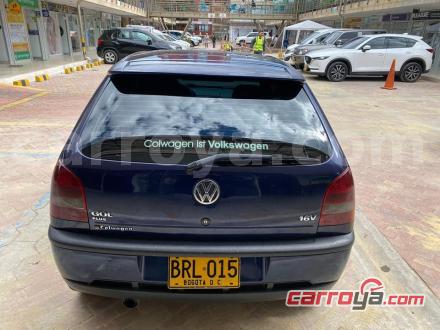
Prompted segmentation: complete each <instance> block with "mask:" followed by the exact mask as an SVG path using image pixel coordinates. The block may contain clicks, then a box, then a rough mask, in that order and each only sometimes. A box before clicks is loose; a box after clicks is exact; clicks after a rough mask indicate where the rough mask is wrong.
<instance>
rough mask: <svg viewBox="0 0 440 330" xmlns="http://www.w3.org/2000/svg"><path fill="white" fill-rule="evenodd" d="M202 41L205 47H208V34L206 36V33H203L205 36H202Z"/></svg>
mask: <svg viewBox="0 0 440 330" xmlns="http://www.w3.org/2000/svg"><path fill="white" fill-rule="evenodd" d="M203 43H204V44H205V48H208V46H209V36H208V33H205V36H204V37H203Z"/></svg>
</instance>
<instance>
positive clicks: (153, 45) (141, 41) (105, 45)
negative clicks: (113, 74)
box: [97, 25, 202, 64]
mask: <svg viewBox="0 0 440 330" xmlns="http://www.w3.org/2000/svg"><path fill="white" fill-rule="evenodd" d="M201 40H202V39H201V38H200V37H198V36H193V35H191V34H190V33H188V32H185V33H184V31H178V30H167V31H159V30H157V29H155V28H154V27H152V26H143V25H127V26H126V27H123V28H113V29H110V30H105V31H104V32H103V33H102V35H101V36H100V37H99V39H98V46H97V54H98V56H100V57H102V58H103V59H104V62H105V63H107V64H114V63H116V62H118V61H119V60H120V59H122V58H124V57H125V56H127V55H130V54H132V53H135V52H139V51H149V50H161V49H169V50H180V49H183V50H186V49H189V48H190V47H193V46H197V45H199V44H200V42H201Z"/></svg>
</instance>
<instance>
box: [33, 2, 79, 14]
mask: <svg viewBox="0 0 440 330" xmlns="http://www.w3.org/2000/svg"><path fill="white" fill-rule="evenodd" d="M41 7H43V8H44V9H46V10H48V11H56V12H58V13H64V14H74V15H78V9H77V8H75V7H70V6H66V5H60V4H58V3H52V2H45V1H41Z"/></svg>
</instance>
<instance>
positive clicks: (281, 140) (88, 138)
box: [80, 75, 331, 164]
mask: <svg viewBox="0 0 440 330" xmlns="http://www.w3.org/2000/svg"><path fill="white" fill-rule="evenodd" d="M80 148H81V150H82V152H83V153H84V154H86V155H87V156H89V157H92V158H100V159H108V160H117V161H125V160H127V161H134V162H148V163H168V164H187V163H189V162H192V161H194V160H197V159H201V158H204V157H206V156H209V155H213V154H218V153H246V154H250V153H252V154H254V153H259V154H270V155H288V156H307V157H312V158H316V159H319V161H321V162H323V161H325V160H327V159H328V158H329V157H330V155H331V147H330V143H329V141H328V137H327V135H326V133H325V130H324V128H323V126H322V124H321V121H320V119H319V117H318V115H317V114H316V111H315V109H314V107H313V105H312V103H311V102H310V100H309V98H308V96H307V94H306V93H305V91H304V89H303V86H302V84H301V83H298V82H294V81H290V80H268V79H259V80H258V79H247V78H232V77H226V78H225V77H221V78H212V77H205V78H201V77H197V76H172V75H165V76H164V75H162V76H150V75H113V76H111V77H110V78H109V80H108V83H107V85H106V86H105V87H104V90H103V92H102V93H101V95H100V97H99V99H98V101H97V103H96V104H95V106H94V108H93V109H92V110H91V112H90V114H89V116H88V118H87V120H86V122H85V125H84V127H83V129H82V132H81V139H80Z"/></svg>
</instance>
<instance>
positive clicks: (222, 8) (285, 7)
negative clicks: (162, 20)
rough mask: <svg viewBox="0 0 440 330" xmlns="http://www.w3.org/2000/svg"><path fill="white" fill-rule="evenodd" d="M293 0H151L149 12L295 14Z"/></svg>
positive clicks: (241, 14)
mask: <svg viewBox="0 0 440 330" xmlns="http://www.w3.org/2000/svg"><path fill="white" fill-rule="evenodd" d="M295 6H296V5H295V2H294V0H254V1H252V0H244V1H242V0H238V1H237V0H199V1H197V0H196V1H190V0H174V1H171V0H152V6H151V12H152V13H156V14H159V13H162V14H164V15H166V14H167V13H174V14H177V13H194V14H195V16H200V15H201V14H202V15H205V16H211V17H231V16H244V15H246V16H251V15H255V16H264V15H292V17H293V15H294V14H295Z"/></svg>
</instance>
